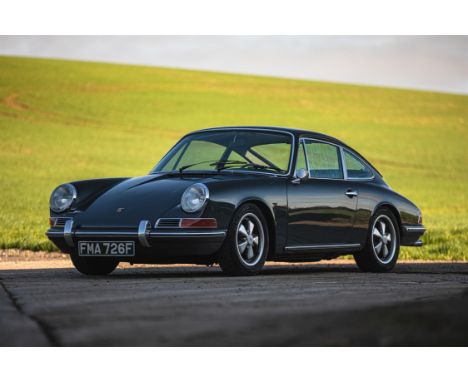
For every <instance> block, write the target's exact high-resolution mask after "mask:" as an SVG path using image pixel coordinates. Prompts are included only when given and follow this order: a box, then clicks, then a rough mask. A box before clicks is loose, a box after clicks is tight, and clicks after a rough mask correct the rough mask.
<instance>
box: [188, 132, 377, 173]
mask: <svg viewBox="0 0 468 382" xmlns="http://www.w3.org/2000/svg"><path fill="white" fill-rule="evenodd" d="M236 129H239V130H250V129H252V130H265V131H278V132H282V133H289V134H292V135H294V136H295V137H296V138H297V137H303V138H305V137H307V138H312V139H319V140H322V141H325V142H330V143H334V144H337V145H340V146H342V147H344V148H346V149H348V150H349V151H351V152H352V153H354V154H356V155H357V156H358V157H360V158H361V159H363V160H364V161H365V162H366V163H367V164H368V165H369V166H370V167H372V168H373V169H374V170H375V171H376V172H377V174H379V175H380V176H382V174H381V173H380V172H379V170H377V169H376V168H375V167H374V166H373V165H372V163H370V162H369V161H368V160H367V159H366V158H364V157H363V156H362V155H361V154H359V152H357V151H356V150H355V149H353V148H352V147H350V146H348V145H347V144H346V143H344V142H343V141H340V140H339V139H337V138H335V137H332V136H330V135H327V134H323V133H319V132H316V131H311V130H304V129H297V128H290V127H279V126H250V125H247V126H220V127H210V128H206V129H201V130H196V131H192V132H191V133H189V134H187V135H191V134H195V133H200V132H205V131H223V130H226V131H229V130H236Z"/></svg>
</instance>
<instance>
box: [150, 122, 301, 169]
mask: <svg viewBox="0 0 468 382" xmlns="http://www.w3.org/2000/svg"><path fill="white" fill-rule="evenodd" d="M239 130H241V131H263V132H265V131H266V132H271V133H277V134H286V135H289V136H291V152H290V154H289V167H288V172H287V173H286V174H276V173H271V172H263V171H254V170H248V169H246V170H242V171H240V172H241V173H249V174H264V175H273V176H278V177H289V176H291V173H292V172H293V168H292V165H293V161H294V154H295V149H296V136H295V135H294V134H293V133H291V132H289V131H282V130H275V129H268V128H265V129H264V128H261V127H212V128H207V129H202V130H197V131H193V132H191V133H189V134H186V135H184V136H183V137H182V138H180V139H179V140H178V141H177V142H176V144H175V145H174V146H172V147H171V148H170V149H169V150H168V152H167V153H166V155H164V156H163V157H162V158H161V159H160V160H159V162H158V163H157V164H156V166H154V168H156V167H157V166H158V164H159V163H160V162H161V161H162V160H163V159H164V158H165V157H166V156H167V155H168V154H169V153H170V152H171V151H172V149H173V148H174V147H175V146H176V145H177V144H178V143H179V142H180V141H182V139H185V138H186V137H189V136H191V135H194V134H199V133H206V132H211V131H239ZM230 171H236V170H232V169H231V170H230ZM170 172H171V171H164V172H163V171H159V172H157V173H170ZM187 173H190V172H187ZM154 174H155V173H154V172H153V171H151V172H150V175H154Z"/></svg>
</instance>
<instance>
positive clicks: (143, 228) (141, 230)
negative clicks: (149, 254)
mask: <svg viewBox="0 0 468 382" xmlns="http://www.w3.org/2000/svg"><path fill="white" fill-rule="evenodd" d="M150 230H151V224H150V222H149V221H148V220H142V221H141V222H140V224H139V225H138V240H139V241H140V244H141V245H142V246H143V247H151V244H150V243H149V242H148V234H149V231H150Z"/></svg>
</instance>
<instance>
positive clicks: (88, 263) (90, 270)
mask: <svg viewBox="0 0 468 382" xmlns="http://www.w3.org/2000/svg"><path fill="white" fill-rule="evenodd" d="M70 257H71V261H72V263H73V265H74V266H75V268H76V269H77V270H78V271H79V272H80V273H83V274H84V275H88V276H106V275H108V274H109V273H111V272H112V271H113V270H114V269H115V268H117V265H119V261H118V260H115V259H106V258H102V257H80V256H78V254H77V253H72V254H71V255H70Z"/></svg>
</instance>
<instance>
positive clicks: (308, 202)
mask: <svg viewBox="0 0 468 382" xmlns="http://www.w3.org/2000/svg"><path fill="white" fill-rule="evenodd" d="M304 166H305V168H306V169H307V175H308V176H307V177H305V178H304V179H302V180H301V181H300V182H298V179H295V180H293V181H292V182H290V183H289V184H288V239H287V248H289V249H294V248H299V249H300V248H302V247H303V248H305V249H307V247H310V248H314V247H330V248H333V247H334V246H336V247H340V246H342V245H344V244H349V243H351V242H352V238H353V234H352V230H353V226H354V221H355V218H356V208H357V199H358V195H357V193H356V191H355V190H353V189H352V188H351V187H350V184H351V183H348V182H347V181H346V180H345V169H344V166H343V159H342V150H341V148H340V147H339V146H337V145H334V144H331V143H328V142H324V141H318V140H314V139H301V140H300V146H299V148H298V156H297V164H296V171H297V170H298V169H299V168H302V167H304ZM353 244H354V243H353Z"/></svg>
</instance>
